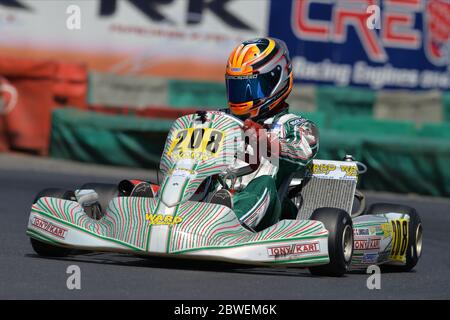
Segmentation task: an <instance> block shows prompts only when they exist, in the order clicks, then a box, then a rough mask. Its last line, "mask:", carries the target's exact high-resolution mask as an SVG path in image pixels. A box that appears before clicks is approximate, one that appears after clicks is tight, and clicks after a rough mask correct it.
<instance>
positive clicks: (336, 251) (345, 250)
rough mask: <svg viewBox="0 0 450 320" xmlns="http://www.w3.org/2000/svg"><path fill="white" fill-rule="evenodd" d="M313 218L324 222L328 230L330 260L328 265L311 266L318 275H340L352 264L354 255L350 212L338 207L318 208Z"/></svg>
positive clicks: (311, 270) (311, 269) (310, 269)
mask: <svg viewBox="0 0 450 320" xmlns="http://www.w3.org/2000/svg"><path fill="white" fill-rule="evenodd" d="M310 219H311V220H317V221H320V222H322V223H323V225H324V226H325V228H326V229H327V230H328V232H329V234H328V254H329V257H330V262H329V263H328V264H326V265H320V266H314V267H310V268H309V271H310V272H311V274H313V275H317V276H333V277H340V276H342V275H344V274H345V273H346V272H347V271H348V269H349V266H350V263H351V260H352V255H353V223H352V219H351V218H350V216H349V214H348V213H347V212H346V211H344V210H342V209H338V208H318V209H316V210H315V211H314V212H313V214H312V215H311V218H310Z"/></svg>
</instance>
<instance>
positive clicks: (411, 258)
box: [366, 203, 423, 272]
mask: <svg viewBox="0 0 450 320" xmlns="http://www.w3.org/2000/svg"><path fill="white" fill-rule="evenodd" d="M392 212H395V213H403V214H408V215H409V219H410V220H409V239H408V249H407V250H406V264H404V265H389V264H384V265H381V266H380V268H381V269H382V270H383V271H388V272H396V271H397V272H408V271H411V270H412V269H413V268H414V267H415V266H416V264H417V262H418V261H419V259H420V256H421V255H422V238H423V229H422V220H421V219H420V216H419V214H418V213H417V211H416V209H414V208H411V207H408V206H404V205H398V204H391V203H374V204H372V205H371V206H370V207H369V209H368V210H367V213H366V214H368V215H371V214H386V213H392Z"/></svg>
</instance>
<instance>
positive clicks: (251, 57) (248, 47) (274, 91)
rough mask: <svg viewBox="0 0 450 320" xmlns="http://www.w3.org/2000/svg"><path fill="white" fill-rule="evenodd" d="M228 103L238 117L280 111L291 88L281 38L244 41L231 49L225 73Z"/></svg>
mask: <svg viewBox="0 0 450 320" xmlns="http://www.w3.org/2000/svg"><path fill="white" fill-rule="evenodd" d="M225 81H226V86H227V98H228V107H229V108H230V111H231V113H232V114H234V115H236V116H238V117H241V118H248V117H250V118H254V119H258V118H263V117H265V116H266V115H267V114H268V113H271V112H276V111H278V112H279V111H281V109H280V108H282V107H284V106H285V105H286V104H283V103H281V102H283V101H284V100H285V99H286V98H287V96H288V95H289V93H290V92H291V90H292V82H293V75H292V65H291V60H290V58H289V51H288V49H287V47H286V44H285V43H284V41H281V40H279V39H275V38H259V39H253V40H248V41H244V42H243V43H241V44H240V45H238V46H237V47H236V48H234V50H233V51H232V52H231V54H230V56H229V58H228V63H227V68H226V74H225Z"/></svg>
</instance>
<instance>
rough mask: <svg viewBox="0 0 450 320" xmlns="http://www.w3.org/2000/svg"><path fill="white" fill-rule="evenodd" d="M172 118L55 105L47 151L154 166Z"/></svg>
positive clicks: (96, 160) (69, 156)
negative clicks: (49, 144) (64, 107)
mask: <svg viewBox="0 0 450 320" xmlns="http://www.w3.org/2000/svg"><path fill="white" fill-rule="evenodd" d="M171 124H172V121H169V120H161V119H147V118H137V117H133V116H122V115H121V116H116V115H107V114H100V113H95V112H86V111H80V110H77V109H58V110H55V111H54V112H53V116H52V133H51V146H50V155H51V156H52V157H55V158H62V159H71V160H77V161H82V162H90V163H99V164H108V165H120V166H130V167H142V168H152V169H155V168H157V166H158V163H159V160H160V156H161V152H162V150H163V147H164V142H165V138H166V135H167V131H168V130H169V128H170V126H171Z"/></svg>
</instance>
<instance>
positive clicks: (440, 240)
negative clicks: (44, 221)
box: [0, 156, 450, 300]
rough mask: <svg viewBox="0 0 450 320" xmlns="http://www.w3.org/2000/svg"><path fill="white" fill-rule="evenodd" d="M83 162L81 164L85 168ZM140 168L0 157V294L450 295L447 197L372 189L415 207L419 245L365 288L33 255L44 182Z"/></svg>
mask: <svg viewBox="0 0 450 320" xmlns="http://www.w3.org/2000/svg"><path fill="white" fill-rule="evenodd" d="M86 168H87V169H86ZM129 174H133V175H134V177H136V174H143V175H145V174H147V173H146V172H144V171H131V172H130V170H128V171H127V170H122V169H105V170H103V168H101V167H89V166H86V167H85V166H82V165H76V164H73V165H72V164H70V163H69V164H62V165H60V163H59V162H55V163H53V162H48V163H47V162H46V161H41V160H33V159H32V160H29V159H27V158H22V157H17V158H15V157H12V158H10V157H9V156H6V157H5V156H0V298H1V299H181V300H184V299H250V300H252V299H270V300H272V299H449V298H450V245H449V234H450V199H438V198H426V197H415V196H400V195H389V194H386V195H383V194H373V193H371V194H370V195H369V196H368V202H369V203H372V202H378V201H384V202H386V201H387V202H396V203H400V204H407V205H411V206H414V207H415V208H416V209H417V210H418V211H419V213H420V214H421V217H422V222H423V227H424V251H423V255H422V258H421V260H420V261H419V264H418V265H417V266H416V268H415V269H414V271H413V272H410V273H383V274H382V275H381V289H380V290H369V289H367V286H366V282H367V278H368V275H367V274H365V273H351V274H348V275H346V276H345V277H342V278H326V277H313V276H311V275H310V274H309V272H308V271H307V270H303V269H283V268H279V269H271V268H254V267H246V266H240V265H232V264H225V263H206V262H199V261H184V260H176V259H162V258H150V259H147V258H145V259H144V258H140V257H134V256H128V255H119V254H101V253H98V254H88V255H84V256H71V257H68V258H62V259H49V258H42V257H39V256H37V255H36V254H35V253H34V251H33V249H32V248H31V245H30V243H29V239H28V237H27V236H26V235H25V228H26V224H27V219H28V215H29V209H30V205H31V202H32V200H33V197H34V195H35V194H36V193H37V192H38V191H39V190H41V189H43V188H46V187H61V188H67V189H73V188H76V187H78V186H80V185H81V184H82V183H84V182H88V181H90V182H118V181H119V180H120V179H121V178H124V177H130V176H129ZM70 265H78V266H79V267H80V269H81V290H68V289H67V286H66V280H67V277H68V276H69V275H68V274H66V269H67V267H68V266H70Z"/></svg>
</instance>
